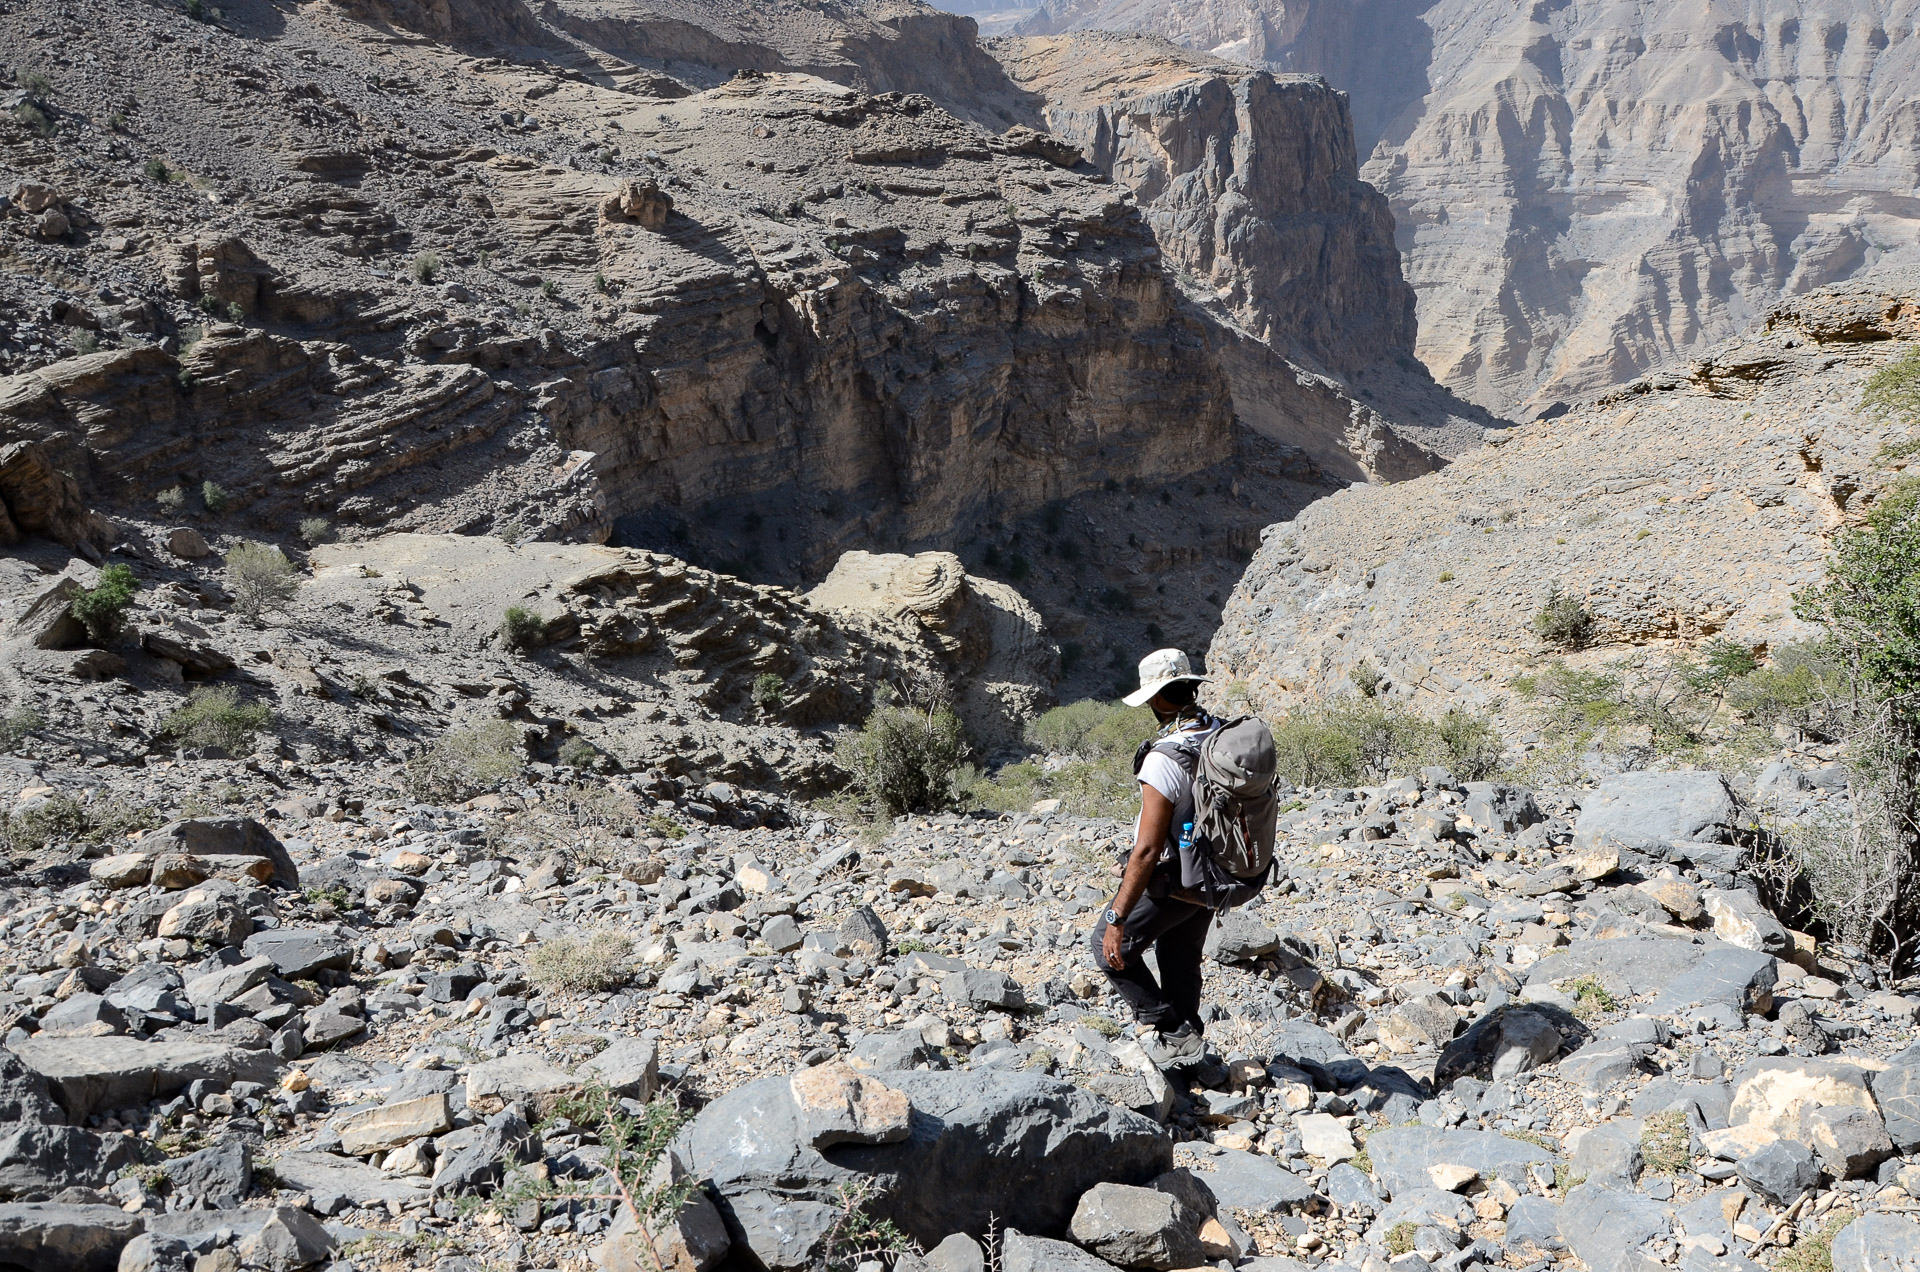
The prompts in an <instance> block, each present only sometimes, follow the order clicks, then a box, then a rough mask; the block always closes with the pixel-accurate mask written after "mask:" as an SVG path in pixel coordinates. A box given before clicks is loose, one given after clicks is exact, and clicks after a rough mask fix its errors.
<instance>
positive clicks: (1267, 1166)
mask: <svg viewBox="0 0 1920 1272" xmlns="http://www.w3.org/2000/svg"><path fill="white" fill-rule="evenodd" d="M1186 1147H1188V1148H1190V1149H1192V1150H1193V1152H1194V1154H1195V1157H1196V1158H1197V1160H1198V1161H1199V1164H1200V1169H1199V1170H1198V1171H1197V1172H1196V1173H1197V1174H1198V1175H1199V1176H1200V1180H1201V1182H1202V1183H1204V1184H1206V1186H1207V1187H1208V1188H1210V1189H1212V1190H1213V1195H1214V1196H1215V1197H1216V1198H1218V1199H1219V1202H1220V1204H1221V1205H1223V1206H1227V1207H1231V1208H1237V1209H1241V1210H1269V1211H1280V1210H1284V1209H1286V1208H1287V1207H1289V1206H1297V1205H1299V1204H1300V1203H1301V1202H1303V1201H1306V1200H1307V1199H1308V1198H1309V1197H1311V1196H1313V1187H1312V1185H1310V1184H1308V1183H1307V1181H1306V1180H1304V1179H1302V1178H1300V1176H1298V1175H1296V1174H1294V1173H1293V1172H1292V1171H1290V1170H1287V1169H1286V1168H1285V1167H1283V1166H1281V1165H1280V1164H1279V1163H1278V1162H1276V1161H1274V1160H1273V1159H1272V1158H1271V1157H1262V1156H1261V1155H1260V1154H1258V1153H1248V1152H1243V1151H1241V1150H1240V1149H1237V1148H1219V1147H1217V1146H1215V1145H1212V1144H1207V1143H1204V1142H1198V1143H1194V1144H1189V1145H1187V1146H1186Z"/></svg>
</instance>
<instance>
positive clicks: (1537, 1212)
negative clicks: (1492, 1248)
mask: <svg viewBox="0 0 1920 1272" xmlns="http://www.w3.org/2000/svg"><path fill="white" fill-rule="evenodd" d="M1507 1244H1508V1245H1509V1246H1524V1245H1532V1246H1537V1247H1539V1248H1540V1249H1542V1250H1550V1249H1553V1248H1554V1247H1556V1246H1561V1245H1565V1244H1566V1242H1565V1241H1563V1240H1562V1239H1561V1237H1560V1207H1559V1206H1556V1205H1555V1204H1554V1203H1553V1202H1551V1201H1549V1200H1547V1199H1546V1198H1545V1197H1533V1196H1523V1197H1521V1198H1520V1200H1518V1201H1516V1202H1514V1203H1513V1205H1512V1206H1510V1207H1509V1208H1508V1209H1507Z"/></svg>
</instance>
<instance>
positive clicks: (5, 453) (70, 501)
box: [0, 377, 114, 561]
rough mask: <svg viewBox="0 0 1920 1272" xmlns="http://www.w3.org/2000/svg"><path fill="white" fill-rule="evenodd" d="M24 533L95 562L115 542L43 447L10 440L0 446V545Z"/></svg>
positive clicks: (76, 486)
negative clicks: (86, 556) (57, 544)
mask: <svg viewBox="0 0 1920 1272" xmlns="http://www.w3.org/2000/svg"><path fill="white" fill-rule="evenodd" d="M22 378H24V377H22ZM28 535H39V536H41V537H42V538H46V539H52V540H54V541H55V542H57V543H64V544H65V545H67V546H68V547H70V548H73V549H76V550H77V551H79V552H81V553H82V554H83V555H88V556H90V557H91V558H92V559H93V560H96V561H97V560H99V559H100V556H99V554H100V553H101V552H104V551H105V550H106V549H107V547H108V546H109V545H110V544H112V543H113V540H114V530H113V524H112V523H111V522H109V521H108V520H107V519H106V518H105V517H103V516H101V515H100V514H99V513H97V512H95V511H93V510H92V509H91V508H89V507H87V505H86V501H85V500H84V499H83V498H82V497H81V495H80V483H79V482H77V481H75V480H74V479H73V477H72V476H71V475H70V474H68V473H66V472H64V471H62V470H61V469H60V468H58V467H57V466H56V465H55V464H54V462H53V458H52V456H50V455H49V454H48V453H47V451H46V448H44V447H43V446H41V445H40V443H38V442H9V443H7V444H6V445H4V446H0V545H7V544H15V543H18V542H20V541H21V540H22V539H24V538H26V537H27V536H28Z"/></svg>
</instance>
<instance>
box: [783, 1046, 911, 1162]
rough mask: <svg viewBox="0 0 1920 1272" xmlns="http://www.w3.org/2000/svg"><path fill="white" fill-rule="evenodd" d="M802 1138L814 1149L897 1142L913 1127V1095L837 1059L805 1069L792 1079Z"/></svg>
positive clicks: (789, 1081)
mask: <svg viewBox="0 0 1920 1272" xmlns="http://www.w3.org/2000/svg"><path fill="white" fill-rule="evenodd" d="M787 1085H788V1090H789V1092H790V1094H791V1095H792V1098H793V1107H794V1113H795V1116H796V1117H797V1118H798V1120H799V1124H800V1134H801V1137H802V1138H803V1139H804V1140H805V1141H806V1142H807V1143H808V1144H810V1145H812V1146H813V1147H814V1148H817V1149H819V1148H828V1147H830V1146H832V1145H834V1144H895V1143H898V1142H899V1141H901V1140H903V1139H905V1138H907V1135H908V1134H909V1132H910V1131H911V1129H912V1117H913V1106H912V1105H911V1104H910V1103H908V1101H907V1097H906V1096H904V1095H902V1094H901V1093H900V1092H898V1091H896V1090H894V1089H892V1088H891V1087H888V1086H887V1085H885V1084H884V1083H882V1082H880V1081H879V1080H878V1079H875V1078H872V1077H866V1076H863V1075H861V1074H859V1073H856V1072H854V1071H853V1070H852V1069H851V1068H849V1067H848V1066H847V1064H846V1063H845V1062H844V1061H839V1060H834V1061H829V1062H827V1063H826V1064H822V1065H816V1066H815V1067H813V1068H811V1069H802V1070H800V1071H799V1072H798V1073H796V1074H794V1075H793V1076H792V1077H791V1078H789V1079H788V1080H787Z"/></svg>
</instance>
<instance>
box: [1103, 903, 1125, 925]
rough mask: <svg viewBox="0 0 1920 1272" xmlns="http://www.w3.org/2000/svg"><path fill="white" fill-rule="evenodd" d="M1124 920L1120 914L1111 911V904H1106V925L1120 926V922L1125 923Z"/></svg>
mask: <svg viewBox="0 0 1920 1272" xmlns="http://www.w3.org/2000/svg"><path fill="white" fill-rule="evenodd" d="M1125 922H1126V919H1124V918H1122V917H1121V916H1120V915H1118V914H1115V913H1114V912H1113V907H1112V906H1108V907H1107V924H1108V926H1110V927H1119V926H1120V925H1121V924H1122V923H1125Z"/></svg>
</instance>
